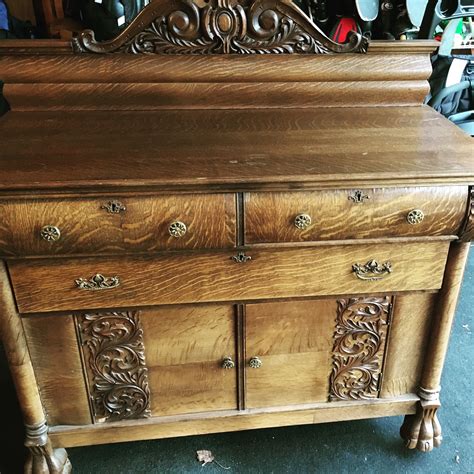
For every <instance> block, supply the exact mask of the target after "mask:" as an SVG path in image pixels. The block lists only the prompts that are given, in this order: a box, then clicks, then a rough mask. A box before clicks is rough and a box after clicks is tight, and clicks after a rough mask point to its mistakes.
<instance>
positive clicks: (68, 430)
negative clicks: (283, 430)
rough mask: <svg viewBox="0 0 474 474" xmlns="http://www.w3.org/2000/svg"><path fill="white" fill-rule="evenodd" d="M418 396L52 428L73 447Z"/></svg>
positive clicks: (245, 426) (307, 416) (383, 407)
mask: <svg viewBox="0 0 474 474" xmlns="http://www.w3.org/2000/svg"><path fill="white" fill-rule="evenodd" d="M418 400H419V398H418V397H417V396H415V395H411V396H409V397H400V398H398V399H391V400H371V401H370V402H369V401H366V400H365V401H360V402H359V401H357V402H339V403H337V404H336V403H317V404H314V405H309V406H308V405H299V406H294V407H292V409H280V408H278V409H266V410H257V409H254V410H248V411H245V412H239V413H238V414H237V413H236V412H234V411H233V412H230V413H229V412H221V413H220V412H216V413H210V414H207V413H206V414H203V415H200V414H199V415H186V416H179V417H162V418H152V419H149V420H145V421H138V422H137V421H134V422H133V423H121V422H117V423H113V424H112V423H110V424H104V423H103V424H100V425H89V426H84V427H77V428H74V427H63V426H61V427H57V428H52V429H51V430H50V433H49V435H50V437H51V440H52V441H53V443H54V445H55V446H63V447H72V446H88V445H90V444H107V443H118V442H123V441H138V440H148V439H159V438H170V437H174V436H189V435H198V434H204V433H222V432H225V431H240V430H250V429H258V428H270V427H276V426H294V425H307V424H312V423H328V422H333V421H342V420H359V419H365V418H377V417H382V416H397V415H405V414H413V413H415V410H416V404H417V402H418Z"/></svg>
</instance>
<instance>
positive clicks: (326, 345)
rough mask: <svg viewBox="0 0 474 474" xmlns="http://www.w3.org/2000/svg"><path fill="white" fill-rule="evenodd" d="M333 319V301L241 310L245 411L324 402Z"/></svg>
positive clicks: (251, 307) (326, 390)
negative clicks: (255, 360) (253, 363)
mask: <svg viewBox="0 0 474 474" xmlns="http://www.w3.org/2000/svg"><path fill="white" fill-rule="evenodd" d="M335 315H336V301H335V300H316V301H298V302H296V301H292V302H284V303H263V304H250V305H247V308H246V322H245V327H246V335H245V341H246V342H245V344H246V367H247V368H246V393H247V398H246V407H247V408H249V409H250V408H263V407H271V406H278V405H280V406H283V405H293V404H295V405H296V404H305V403H316V402H323V401H326V400H327V398H328V390H329V387H328V385H329V375H330V372H331V368H332V360H331V352H332V346H333V333H334V326H335ZM255 356H258V357H259V358H260V360H261V361H262V366H261V367H260V368H251V367H249V364H248V362H249V360H250V358H251V357H255Z"/></svg>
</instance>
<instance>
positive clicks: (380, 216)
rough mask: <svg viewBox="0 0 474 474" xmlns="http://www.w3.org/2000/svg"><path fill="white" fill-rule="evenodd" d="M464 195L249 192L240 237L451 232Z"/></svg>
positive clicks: (446, 190)
mask: <svg viewBox="0 0 474 474" xmlns="http://www.w3.org/2000/svg"><path fill="white" fill-rule="evenodd" d="M467 193H468V189H467V187H466V186H444V187H437V188H423V187H416V188H393V189H391V188H380V189H364V190H330V191H315V192H285V193H249V194H246V195H245V201H244V203H245V241H246V243H260V242H262V243H263V242H303V241H312V240H313V241H314V240H338V239H364V238H377V237H397V236H398V237H414V236H429V235H430V236H437V235H455V234H457V232H458V231H459V228H460V226H461V223H462V222H463V220H464V217H465V215H466V203H467ZM420 211H421V212H420Z"/></svg>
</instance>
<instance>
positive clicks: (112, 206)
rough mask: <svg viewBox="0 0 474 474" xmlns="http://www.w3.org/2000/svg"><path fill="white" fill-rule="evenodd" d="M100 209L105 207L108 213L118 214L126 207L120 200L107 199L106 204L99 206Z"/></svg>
mask: <svg viewBox="0 0 474 474" xmlns="http://www.w3.org/2000/svg"><path fill="white" fill-rule="evenodd" d="M100 208H101V209H105V210H106V211H107V212H109V213H110V214H120V213H121V212H125V211H126V210H127V208H126V207H125V206H124V205H123V204H122V203H121V202H120V201H109V202H108V203H107V204H104V205H103V206H100Z"/></svg>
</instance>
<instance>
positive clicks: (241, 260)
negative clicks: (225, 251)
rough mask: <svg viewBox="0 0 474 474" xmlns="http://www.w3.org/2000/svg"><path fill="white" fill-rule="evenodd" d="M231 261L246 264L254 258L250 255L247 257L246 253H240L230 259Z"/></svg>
mask: <svg viewBox="0 0 474 474" xmlns="http://www.w3.org/2000/svg"><path fill="white" fill-rule="evenodd" d="M230 259H231V260H233V261H234V262H236V263H246V262H248V261H249V260H252V257H251V256H250V255H245V253H244V252H239V253H238V254H237V255H233V256H232V257H230Z"/></svg>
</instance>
